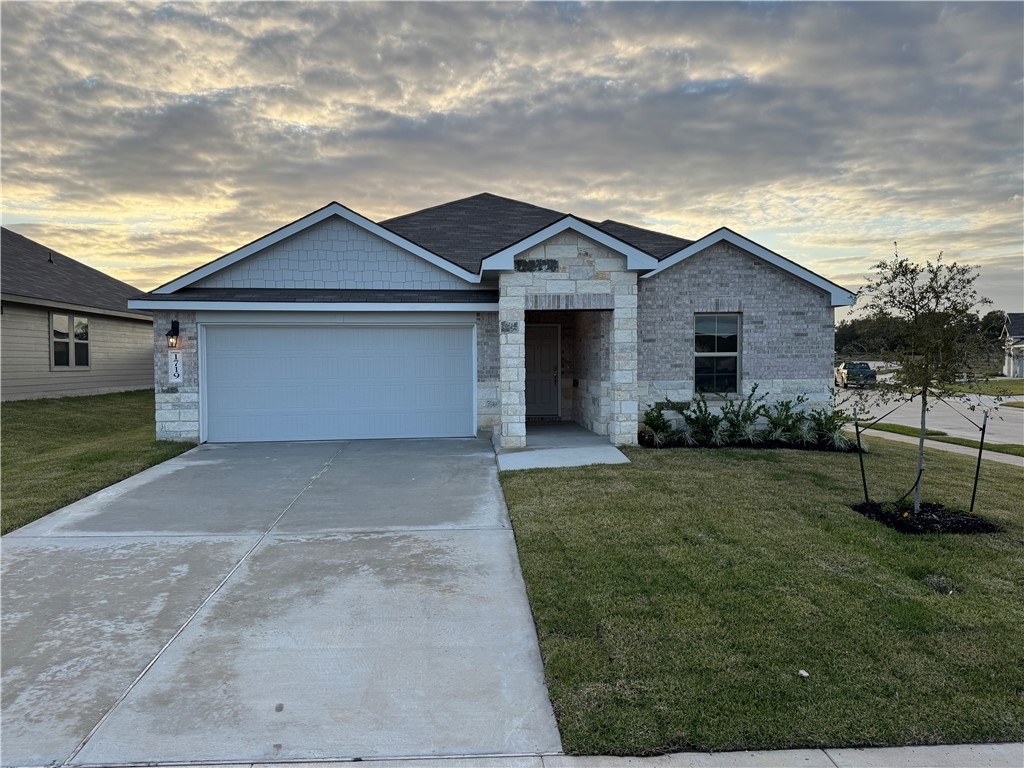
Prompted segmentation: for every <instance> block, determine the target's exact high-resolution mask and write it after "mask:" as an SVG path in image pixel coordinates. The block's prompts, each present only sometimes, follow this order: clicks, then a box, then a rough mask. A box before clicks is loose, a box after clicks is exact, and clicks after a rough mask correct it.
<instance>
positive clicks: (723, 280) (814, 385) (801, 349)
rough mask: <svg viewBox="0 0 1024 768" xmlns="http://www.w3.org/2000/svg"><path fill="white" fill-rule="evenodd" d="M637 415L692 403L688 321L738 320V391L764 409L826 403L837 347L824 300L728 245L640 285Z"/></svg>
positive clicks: (815, 291) (823, 295) (808, 287)
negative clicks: (730, 316) (712, 315)
mask: <svg viewBox="0 0 1024 768" xmlns="http://www.w3.org/2000/svg"><path fill="white" fill-rule="evenodd" d="M639 286H640V287H639V301H638V304H639V318H638V319H639V332H638V336H639V340H638V344H639V372H638V378H639V384H638V395H639V399H640V408H641V411H642V410H645V409H647V408H649V407H650V406H651V405H652V404H653V403H655V402H659V401H664V400H666V399H667V400H675V401H687V400H689V399H690V398H692V397H693V368H694V351H693V317H694V314H695V313H698V312H723V313H725V312H738V313H740V314H741V316H742V323H741V328H740V361H739V363H740V387H741V390H742V392H743V394H749V393H750V391H751V389H752V387H753V385H754V384H755V383H756V384H757V385H758V394H765V395H767V396H768V400H767V401H766V402H774V401H778V400H787V399H793V398H794V397H796V395H799V394H804V395H807V396H808V398H809V401H810V402H812V403H816V402H817V403H820V402H830V392H829V389H830V388H831V386H832V384H833V378H832V359H833V349H834V344H835V325H834V311H833V309H832V307H831V305H830V302H829V296H828V294H826V293H825V292H824V291H821V290H819V289H818V288H815V287H813V286H811V285H808V284H807V283H805V282H803V281H802V280H799V279H798V278H796V277H793V276H792V275H789V274H787V273H785V272H782V271H781V270H779V269H776V268H775V267H773V266H772V265H770V264H768V263H766V262H764V261H762V260H761V259H758V258H755V257H753V256H751V255H749V254H747V253H746V252H744V251H742V250H741V249H739V248H737V247H735V246H733V245H731V244H729V243H718V244H716V245H713V246H711V247H710V248H708V249H707V250H705V251H702V252H701V253H699V254H696V255H694V256H691V257H690V258H689V259H687V260H685V261H683V262H681V263H679V264H677V265H676V266H674V267H671V268H669V269H667V270H665V271H664V272H661V273H659V274H657V275H655V276H654V277H652V278H650V279H646V280H645V279H641V280H640V281H639Z"/></svg>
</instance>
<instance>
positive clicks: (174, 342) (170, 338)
mask: <svg viewBox="0 0 1024 768" xmlns="http://www.w3.org/2000/svg"><path fill="white" fill-rule="evenodd" d="M167 348H168V349H177V348H178V321H177V320H172V321H171V330H169V331H168V332H167Z"/></svg>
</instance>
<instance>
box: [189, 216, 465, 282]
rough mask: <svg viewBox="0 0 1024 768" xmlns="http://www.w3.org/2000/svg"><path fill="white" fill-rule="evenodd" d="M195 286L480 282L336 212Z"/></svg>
mask: <svg viewBox="0 0 1024 768" xmlns="http://www.w3.org/2000/svg"><path fill="white" fill-rule="evenodd" d="M195 287H196V288H354V289H360V288H361V289H372V290H388V289H392V290H445V291H448V290H460V289H465V290H473V289H477V288H479V286H477V285H476V284H474V283H467V282H466V281H465V280H462V279H461V278H458V277H456V276H455V275H453V274H451V273H449V272H446V271H445V270H443V269H441V268H440V267H435V266H434V265H433V264H431V263H430V262H427V261H424V260H423V259H421V258H420V257H419V256H415V255H413V254H411V253H408V252H407V251H404V250H402V249H401V248H399V247H397V246H395V245H392V244H391V243H389V242H388V241H387V240H383V239H381V238H379V237H377V236H376V235H372V234H370V233H369V232H367V231H366V230H364V229H362V228H361V227H357V226H356V225H355V224H352V223H350V222H348V221H345V220H344V219H341V218H338V217H336V216H335V217H332V218H330V219H327V220H326V221H323V222H321V223H320V224H317V225H316V226H314V227H310V228H309V229H306V230H304V231H302V232H300V233H299V234H297V235H295V236H293V237H289V238H288V239H287V240H283V241H282V242H280V243H277V244H275V245H272V246H270V247H269V248H266V249H265V250H263V251H260V252H259V253H256V254H253V255H252V256H250V257H248V258H246V259H243V260H242V261H240V262H238V263H237V264H233V265H232V266H230V267H227V268H225V269H224V270H223V271H221V272H217V273H216V274H213V275H210V276H209V277H207V278H204V279H202V280H200V281H199V282H198V283H196V284H195Z"/></svg>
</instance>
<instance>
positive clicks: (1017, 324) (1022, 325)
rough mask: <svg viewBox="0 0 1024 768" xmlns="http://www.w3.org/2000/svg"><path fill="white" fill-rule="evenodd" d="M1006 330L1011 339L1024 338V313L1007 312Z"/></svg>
mask: <svg viewBox="0 0 1024 768" xmlns="http://www.w3.org/2000/svg"><path fill="white" fill-rule="evenodd" d="M1005 330H1006V335H1007V336H1009V337H1010V338H1014V339H1015V338H1018V337H1024V312H1007V313H1006V325H1005Z"/></svg>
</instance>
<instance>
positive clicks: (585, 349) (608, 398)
mask: <svg viewBox="0 0 1024 768" xmlns="http://www.w3.org/2000/svg"><path fill="white" fill-rule="evenodd" d="M615 314H616V313H615V310H614V309H577V310H525V311H524V312H523V318H524V319H523V346H522V348H521V349H522V356H521V357H515V358H511V359H509V358H505V359H503V360H502V371H503V373H504V374H505V375H506V376H508V377H509V378H510V379H512V378H514V379H515V381H516V382H517V383H518V382H519V381H521V382H522V394H521V395H519V393H517V392H515V391H514V390H513V388H512V387H511V386H510V387H509V390H506V391H505V392H504V393H503V398H504V399H507V400H508V401H510V400H513V399H515V400H517V401H518V400H519V399H520V397H521V403H522V404H521V405H520V404H519V402H516V403H509V402H506V403H503V408H502V433H501V439H500V441H499V444H500V447H501V448H502V449H504V450H510V449H522V448H534V447H536V448H541V447H545V448H552V447H555V446H553V445H546V443H549V442H550V441H551V440H552V439H556V440H561V441H568V442H569V443H570V444H573V445H576V444H580V436H581V435H585V436H587V439H586V441H585V442H586V443H589V444H590V445H605V446H607V445H609V444H614V445H622V444H631V443H633V442H635V432H636V401H635V377H636V371H635V354H636V352H635V347H631V345H628V343H622V342H619V346H620V347H625V349H620V350H619V352H618V353H617V354H616V352H615V351H614V350H615V342H614V341H613V335H614V333H615V330H614V325H615ZM513 349H515V348H513ZM507 350H509V347H508V346H507V345H504V344H503V345H502V351H503V352H504V351H507ZM515 351H516V352H518V349H515ZM517 362H518V365H517V366H516V367H513V366H514V365H515V364H516V363H517ZM630 366H632V368H631V367H630ZM520 419H521V426H520V424H519V423H517V422H519V421H520ZM559 425H561V426H562V427H563V428H562V429H560V430H559V429H556V428H557V427H558V426H559ZM566 427H573V429H567V428H566ZM517 433H518V434H517ZM519 438H522V439H519ZM561 447H564V446H561ZM616 454H618V452H616ZM618 455H619V456H621V454H618Z"/></svg>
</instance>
